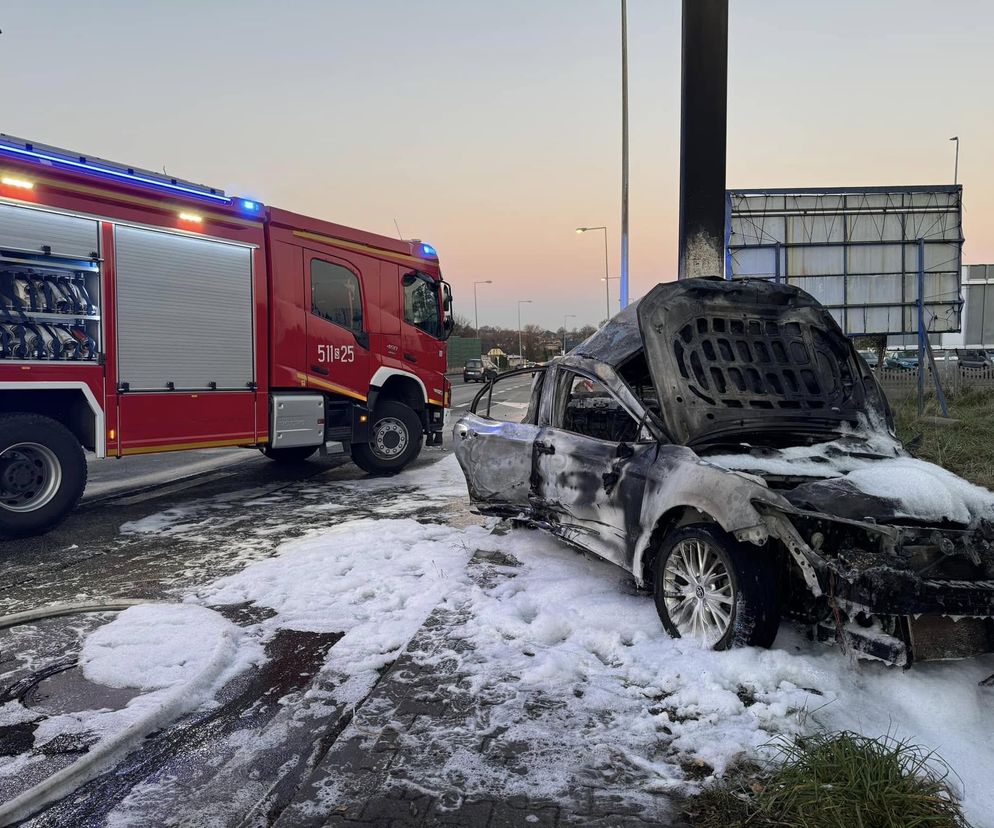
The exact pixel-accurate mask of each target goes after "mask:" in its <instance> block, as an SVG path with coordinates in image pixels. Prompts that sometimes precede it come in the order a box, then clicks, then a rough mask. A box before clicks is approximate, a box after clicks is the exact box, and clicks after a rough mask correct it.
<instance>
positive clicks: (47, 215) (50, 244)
mask: <svg viewBox="0 0 994 828" xmlns="http://www.w3.org/2000/svg"><path fill="white" fill-rule="evenodd" d="M0 248H2V249H4V250H11V249H12V250H15V251H21V252H26V253H42V252H48V253H50V254H51V255H54V256H66V257H68V258H73V259H90V258H92V257H93V256H94V254H95V253H96V251H98V250H99V249H100V245H99V242H98V222H96V221H94V220H93V219H87V218H79V217H77V216H67V215H65V214H64V213H54V212H50V211H48V210H38V209H36V208H34V207H19V206H15V205H13V204H2V203H0ZM46 248H47V251H46Z"/></svg>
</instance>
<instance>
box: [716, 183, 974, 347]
mask: <svg viewBox="0 0 994 828" xmlns="http://www.w3.org/2000/svg"><path fill="white" fill-rule="evenodd" d="M962 202H963V188H962V187H961V186H959V185H937V186H923V187H821V188H792V189H763V190H729V191H728V192H727V193H726V205H725V209H726V228H725V238H726V244H725V277H726V278H729V279H738V278H763V279H771V280H775V281H781V282H786V283H789V284H793V285H796V286H797V287H799V288H801V289H803V290H805V291H807V292H808V293H810V294H812V295H813V296H814V297H815V298H816V299H818V300H819V301H820V302H821V303H822V304H823V305H825V307H827V308H828V310H829V311H830V312H831V314H832V315H833V316H834V317H835V319H836V321H838V323H839V325H840V326H841V327H842V330H843V331H845V332H846V333H847V334H849V335H850V336H858V335H882V334H917V333H918V332H919V329H922V330H924V331H925V332H926V333H941V332H946V331H958V330H960V325H961V320H960V315H961V309H962V305H963V301H962V297H961V282H962V277H961V269H962V259H963V222H962Z"/></svg>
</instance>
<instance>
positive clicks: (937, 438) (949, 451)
mask: <svg viewBox="0 0 994 828" xmlns="http://www.w3.org/2000/svg"><path fill="white" fill-rule="evenodd" d="M892 407H893V409H894V420H895V423H896V425H897V436H898V437H900V438H901V440H903V441H904V442H905V443H909V442H911V441H912V440H914V439H915V438H917V437H918V436H919V435H920V436H921V443H920V445H918V446H917V447H916V448H914V449H913V453H914V454H915V456H916V457H920V458H921V459H922V460H928V461H929V462H932V463H936V464H938V465H940V466H942V467H944V468H947V469H949V471H951V472H953V473H954V474H958V475H959V476H960V477H963V478H965V479H967V480H969V481H970V482H971V483H976V484H977V485H979V486H985V487H986V488H988V489H994V439H992V435H994V391H989V390H984V391H966V392H964V393H962V394H958V395H957V396H956V397H955V398H952V399H950V400H949V416H950V417H952V418H953V419H954V420H958V421H959V422H957V423H956V424H955V425H935V424H933V423H928V422H924V421H922V420H921V419H919V417H918V411H917V403H916V402H915V399H914V397H909V398H908V399H905V400H897V401H896V402H895V403H893V404H892ZM940 414H941V412H940V411H939V405H938V403H937V402H936V400H935V399H934V398H928V399H926V401H925V416H926V417H937V416H940Z"/></svg>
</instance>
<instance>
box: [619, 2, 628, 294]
mask: <svg viewBox="0 0 994 828" xmlns="http://www.w3.org/2000/svg"><path fill="white" fill-rule="evenodd" d="M618 301H619V303H620V304H621V309H622V310H624V309H625V308H627V307H628V0H621V288H620V295H619V297H618Z"/></svg>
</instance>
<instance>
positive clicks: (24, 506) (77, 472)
mask: <svg viewBox="0 0 994 828" xmlns="http://www.w3.org/2000/svg"><path fill="white" fill-rule="evenodd" d="M84 488H86V458H85V457H84V456H83V447H82V446H81V445H80V444H79V440H77V439H76V437H75V436H74V435H73V434H72V432H71V431H69V429H68V428H66V427H65V426H64V425H62V423H59V422H56V421H55V420H53V419H51V418H50V417H43V416H41V415H39V414H0V536H4V537H26V536H29V535H40V534H42V533H44V532H47V531H48V530H49V529H53V528H55V527H56V526H58V525H59V524H60V523H61V522H62V521H63V520H64V519H65V517H66V515H68V514H69V513H70V512H71V511H72V510H73V509H74V508H75V507H76V504H77V503H79V499H80V498H81V497H82V496H83V489H84Z"/></svg>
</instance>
